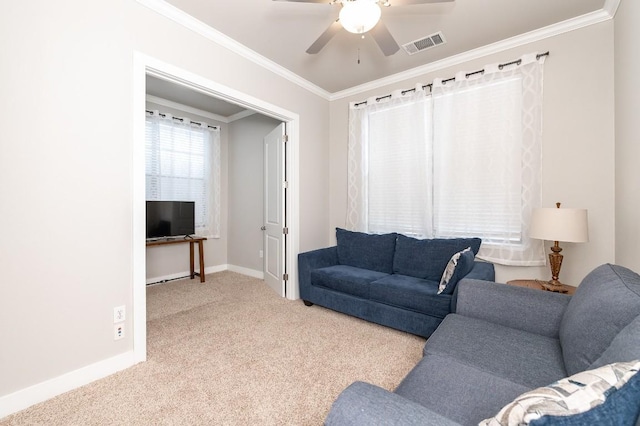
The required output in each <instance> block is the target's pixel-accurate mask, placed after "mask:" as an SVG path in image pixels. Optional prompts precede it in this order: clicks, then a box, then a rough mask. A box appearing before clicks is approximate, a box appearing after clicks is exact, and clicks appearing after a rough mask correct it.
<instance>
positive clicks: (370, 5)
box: [340, 0, 382, 34]
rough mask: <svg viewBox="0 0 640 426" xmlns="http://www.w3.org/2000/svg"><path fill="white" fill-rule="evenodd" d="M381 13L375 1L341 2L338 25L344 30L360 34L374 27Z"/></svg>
mask: <svg viewBox="0 0 640 426" xmlns="http://www.w3.org/2000/svg"><path fill="white" fill-rule="evenodd" d="M381 15H382V11H381V10H380V6H378V4H377V3H376V1H375V0H350V1H343V2H342V9H341V10H340V24H342V26H343V27H344V29H345V30H347V31H349V32H350V33H354V34H362V33H366V32H367V31H369V30H370V29H371V28H373V27H375V26H376V24H377V23H378V21H379V20H380V16H381Z"/></svg>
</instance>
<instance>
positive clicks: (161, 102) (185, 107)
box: [145, 95, 229, 123]
mask: <svg viewBox="0 0 640 426" xmlns="http://www.w3.org/2000/svg"><path fill="white" fill-rule="evenodd" d="M145 99H146V100H147V102H151V103H154V104H158V105H162V106H166V107H168V108H174V109H179V110H180V111H184V112H188V113H190V114H195V115H199V116H200V117H204V118H208V119H210V120H215V121H220V122H222V123H229V119H228V118H227V117H225V116H222V115H218V114H214V113H212V112H209V111H204V110H202V109H198V108H194V107H191V106H189V105H183V104H181V103H178V102H174V101H170V100H168V99H164V98H160V97H158V96H153V95H146V96H145Z"/></svg>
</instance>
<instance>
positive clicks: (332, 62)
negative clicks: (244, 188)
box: [147, 0, 612, 117]
mask: <svg viewBox="0 0 640 426" xmlns="http://www.w3.org/2000/svg"><path fill="white" fill-rule="evenodd" d="M301 1H303V0H294V2H288V1H282V0H280V1H274V0H166V2H167V3H168V4H170V5H172V6H173V7H175V8H177V9H179V10H181V11H182V12H185V13H187V14H188V15H191V16H192V17H194V18H196V19H197V20H199V21H201V22H203V23H205V24H207V25H208V26H210V27H212V28H213V29H215V30H217V31H219V32H222V33H224V34H225V35H226V36H228V37H230V38H232V39H233V40H235V41H236V42H238V43H240V44H242V45H244V46H245V47H247V48H248V49H250V50H251V51H254V52H256V53H257V54H258V55H261V56H263V57H265V58H267V59H269V60H270V61H272V62H274V63H276V64H278V65H279V66H281V67H283V68H284V69H286V70H288V71H289V72H292V73H293V74H295V75H297V76H299V77H301V78H302V79H304V80H306V81H308V82H310V83H311V84H312V85H315V86H317V87H318V88H320V90H324V91H326V92H327V93H329V94H335V93H337V92H340V91H345V90H347V89H350V88H353V87H356V86H360V85H364V84H367V83H369V82H373V81H376V80H379V79H381V78H385V77H388V76H392V75H395V74H398V73H402V72H407V71H409V70H412V69H415V68H420V67H424V66H427V65H428V64H430V63H433V62H437V61H442V60H444V59H446V58H450V57H453V56H455V55H460V54H463V53H464V52H469V51H472V50H474V49H479V48H483V47H486V46H490V45H492V44H493V43H498V42H504V40H508V39H513V38H517V37H518V36H522V35H524V34H527V33H531V32H532V31H536V30H540V29H543V28H549V27H551V26H554V25H555V26H562V25H563V23H566V22H567V21H569V22H572V21H575V22H581V19H583V18H584V17H585V16H588V15H589V14H595V13H598V12H601V11H602V10H603V9H605V8H606V7H607V5H608V3H611V1H612V0H454V1H452V2H448V3H441V4H421V5H407V6H393V0H390V3H391V6H390V7H386V8H383V10H382V20H383V22H384V23H385V24H386V26H387V28H388V29H389V31H390V32H391V34H392V35H393V36H394V38H395V39H396V41H397V42H398V44H399V45H402V44H405V43H408V42H411V41H414V40H417V39H420V38H423V37H425V36H428V35H430V34H433V33H435V32H438V31H441V32H442V33H443V35H444V38H445V40H446V43H445V44H443V45H440V46H437V47H435V48H432V49H427V50H424V51H422V52H419V53H416V54H414V55H408V54H407V53H405V51H404V50H403V49H402V48H401V49H400V50H399V51H398V52H397V53H395V54H394V55H391V56H388V57H386V56H384V55H383V53H382V52H381V51H380V49H379V48H378V46H377V44H376V43H375V41H374V40H373V39H372V38H371V37H369V36H367V35H365V37H364V38H361V36H358V35H355V34H351V33H348V32H347V31H345V30H341V31H340V32H339V33H338V34H337V35H336V36H335V37H334V38H333V39H331V41H329V43H328V44H327V45H326V46H325V47H324V49H322V50H321V51H320V52H319V53H318V54H316V55H310V54H307V53H306V52H305V51H306V50H307V48H308V47H309V46H310V45H311V44H312V43H313V42H314V41H315V40H316V38H318V37H319V36H320V34H322V32H323V31H324V30H325V29H326V28H327V27H328V26H329V25H330V24H331V23H332V22H333V21H334V20H335V19H336V17H337V16H338V13H339V10H340V7H341V6H340V5H339V4H334V5H331V4H329V2H330V0H326V2H327V4H318V3H315V4H314V3H304V2H301ZM358 58H359V59H360V62H359V63H358ZM147 81H148V84H149V90H148V93H150V94H152V95H155V96H159V97H163V98H165V99H168V100H171V101H174V102H178V103H183V104H186V105H191V106H194V107H196V108H199V109H202V110H205V111H210V112H212V113H214V114H219V115H221V116H225V117H228V116H231V115H234V114H236V113H237V112H238V110H239V109H238V108H239V107H237V106H235V105H229V104H226V103H225V102H223V101H216V102H211V98H208V97H207V96H206V95H203V94H201V93H198V92H189V91H188V90H187V89H185V88H183V87H180V86H175V85H171V84H169V83H166V82H164V81H162V80H157V79H153V78H148V79H147ZM172 86H173V87H172Z"/></svg>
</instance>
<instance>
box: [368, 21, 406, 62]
mask: <svg viewBox="0 0 640 426" xmlns="http://www.w3.org/2000/svg"><path fill="white" fill-rule="evenodd" d="M369 33H370V34H371V37H373V39H374V40H375V41H376V43H378V46H379V47H380V50H382V53H384V56H391V55H393V54H394V53H396V52H397V51H398V50H400V46H398V43H396V40H395V39H394V38H393V36H392V35H391V33H390V32H389V30H388V29H387V26H386V25H385V24H384V22H382V21H378V23H377V24H376V26H375V27H373V29H372V30H371V31H369Z"/></svg>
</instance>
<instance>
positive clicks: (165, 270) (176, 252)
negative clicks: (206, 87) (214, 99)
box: [146, 101, 229, 282]
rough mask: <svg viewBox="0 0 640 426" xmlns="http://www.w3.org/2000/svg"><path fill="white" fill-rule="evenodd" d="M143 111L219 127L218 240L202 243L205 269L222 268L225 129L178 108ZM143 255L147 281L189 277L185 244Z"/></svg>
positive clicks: (150, 104)
mask: <svg viewBox="0 0 640 426" xmlns="http://www.w3.org/2000/svg"><path fill="white" fill-rule="evenodd" d="M146 109H148V110H158V111H160V112H162V113H168V114H171V115H173V116H174V117H185V118H188V119H190V120H192V121H196V122H199V123H200V122H204V123H208V124H209V125H211V126H220V180H221V182H220V206H221V207H220V208H221V212H220V238H209V239H207V241H205V242H204V243H203V246H204V247H203V249H204V265H205V267H206V268H215V267H220V268H223V267H224V266H225V265H226V264H227V241H228V238H227V234H228V231H227V229H228V225H227V223H228V215H227V209H226V206H227V205H228V190H227V188H228V177H227V176H228V166H227V164H228V152H229V149H228V142H227V141H228V133H229V126H228V125H227V124H226V123H221V122H219V121H216V120H212V119H211V118H208V117H203V116H199V115H196V114H193V113H189V112H184V111H181V110H179V109H175V108H170V107H167V106H164V105H158V104H154V103H153V102H148V101H147V103H146ZM195 250H196V252H195V254H196V256H195V264H196V271H197V270H198V268H199V260H198V255H197V254H198V253H197V250H198V249H197V248H196V249H195ZM146 251H147V255H146V259H147V268H146V269H147V270H146V272H147V281H148V282H157V281H159V280H160V279H163V278H166V277H176V276H180V277H184V276H185V275H188V274H189V245H188V244H175V245H169V246H153V247H147V248H146Z"/></svg>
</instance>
